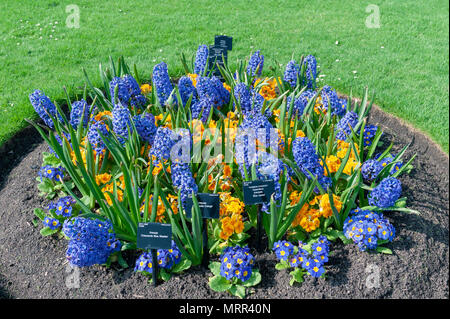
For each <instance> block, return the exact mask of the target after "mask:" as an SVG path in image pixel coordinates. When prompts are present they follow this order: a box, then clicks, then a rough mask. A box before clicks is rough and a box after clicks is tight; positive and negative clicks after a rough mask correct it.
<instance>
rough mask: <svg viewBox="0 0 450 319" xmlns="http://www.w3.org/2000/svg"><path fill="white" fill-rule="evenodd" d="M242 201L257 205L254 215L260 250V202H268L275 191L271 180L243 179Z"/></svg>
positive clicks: (246, 203) (260, 248)
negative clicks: (255, 215)
mask: <svg viewBox="0 0 450 319" xmlns="http://www.w3.org/2000/svg"><path fill="white" fill-rule="evenodd" d="M243 190H244V203H245V205H257V211H258V215H257V217H256V223H257V225H256V236H257V243H258V244H257V249H258V251H259V252H261V250H262V247H261V233H262V216H261V204H263V203H268V202H270V197H271V196H272V194H273V193H274V192H275V183H274V181H273V180H262V181H261V180H256V181H244V183H243Z"/></svg>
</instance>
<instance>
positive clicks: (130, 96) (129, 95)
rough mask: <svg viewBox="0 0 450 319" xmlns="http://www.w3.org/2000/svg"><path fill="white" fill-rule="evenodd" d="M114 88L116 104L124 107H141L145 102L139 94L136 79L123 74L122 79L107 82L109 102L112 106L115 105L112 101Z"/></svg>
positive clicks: (117, 78) (116, 78) (115, 78)
mask: <svg viewBox="0 0 450 319" xmlns="http://www.w3.org/2000/svg"><path fill="white" fill-rule="evenodd" d="M116 87H117V99H118V100H119V101H118V102H119V103H120V104H122V105H124V106H129V105H131V106H143V105H145V103H146V102H147V100H146V99H145V97H144V96H143V95H142V94H141V89H140V87H139V84H138V83H137V81H136V79H135V78H134V77H133V76H131V75H129V74H125V75H124V76H122V77H114V78H113V79H112V80H111V82H109V93H110V94H111V102H112V103H113V104H116V101H115V100H114V91H115V90H116Z"/></svg>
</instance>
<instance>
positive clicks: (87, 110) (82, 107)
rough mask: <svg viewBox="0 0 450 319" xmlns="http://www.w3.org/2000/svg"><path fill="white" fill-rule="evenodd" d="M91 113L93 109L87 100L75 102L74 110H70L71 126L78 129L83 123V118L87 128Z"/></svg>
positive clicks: (73, 104) (84, 125)
mask: <svg viewBox="0 0 450 319" xmlns="http://www.w3.org/2000/svg"><path fill="white" fill-rule="evenodd" d="M91 111H92V108H91V107H90V106H89V105H88V104H87V103H86V101H85V100H80V101H76V102H73V103H72V110H70V121H69V122H70V125H72V126H73V128H74V129H77V128H78V125H79V124H80V122H81V117H83V127H87V125H88V121H89V117H90V114H91Z"/></svg>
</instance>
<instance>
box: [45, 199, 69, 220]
mask: <svg viewBox="0 0 450 319" xmlns="http://www.w3.org/2000/svg"><path fill="white" fill-rule="evenodd" d="M75 203H76V201H75V199H73V198H72V197H71V196H64V197H61V198H59V199H58V200H57V201H56V202H52V203H50V204H49V205H48V210H49V211H50V210H53V209H54V212H55V214H56V215H58V216H62V217H65V218H68V217H70V216H72V210H73V208H72V206H73V205H74V204H75Z"/></svg>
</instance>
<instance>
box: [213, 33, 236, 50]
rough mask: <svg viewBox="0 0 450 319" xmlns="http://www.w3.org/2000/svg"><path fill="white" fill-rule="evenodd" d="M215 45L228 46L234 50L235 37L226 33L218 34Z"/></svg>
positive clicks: (227, 47)
mask: <svg viewBox="0 0 450 319" xmlns="http://www.w3.org/2000/svg"><path fill="white" fill-rule="evenodd" d="M214 45H217V46H221V47H224V48H226V49H227V50H228V51H231V50H233V38H232V37H228V36H226V35H216V36H215V38H214Z"/></svg>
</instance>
